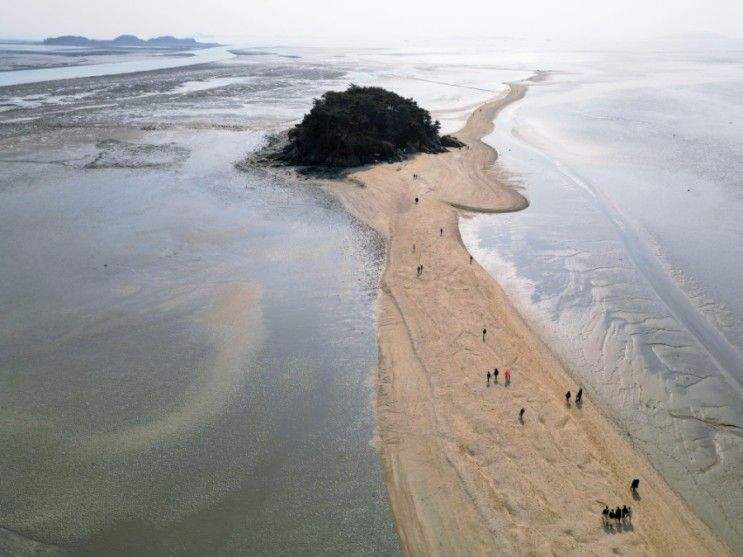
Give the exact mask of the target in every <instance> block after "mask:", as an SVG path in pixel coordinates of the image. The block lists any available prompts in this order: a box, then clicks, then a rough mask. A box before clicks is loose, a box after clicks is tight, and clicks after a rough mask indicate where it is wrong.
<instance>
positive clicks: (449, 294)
mask: <svg viewBox="0 0 743 557" xmlns="http://www.w3.org/2000/svg"><path fill="white" fill-rule="evenodd" d="M525 91H526V87H525V86H524V85H523V84H514V85H511V86H510V89H509V92H508V94H507V95H506V96H504V97H503V98H501V99H499V100H496V101H493V102H490V103H488V104H486V105H484V106H483V107H482V108H479V109H477V110H476V111H475V112H474V113H473V114H472V115H471V116H470V118H469V120H468V121H467V124H466V126H465V128H464V129H463V130H462V131H461V132H460V133H458V134H456V135H457V136H458V137H459V138H460V139H461V140H463V141H464V142H465V143H467V144H468V145H469V149H461V150H456V151H452V152H450V153H446V154H441V155H419V156H417V157H415V158H413V159H411V160H409V161H406V162H404V163H401V164H391V165H378V166H375V167H371V168H367V169H364V170H361V171H359V172H356V173H354V174H353V175H352V179H353V180H352V182H344V183H335V184H334V185H332V186H331V189H332V190H333V191H334V192H335V193H336V195H338V197H339V198H340V199H341V200H342V201H343V203H344V205H345V206H346V207H347V208H348V209H349V210H350V211H351V212H352V213H354V214H355V215H357V216H358V217H360V218H361V219H363V220H364V221H366V222H367V223H368V224H370V225H371V226H373V227H374V228H375V229H376V230H378V231H379V232H380V233H381V234H382V235H383V236H384V237H385V239H386V241H387V254H388V261H387V267H386V270H385V273H384V276H383V278H382V288H381V293H380V299H379V376H378V397H377V413H378V424H379V435H380V438H381V441H382V460H383V464H384V473H385V480H386V482H387V486H388V492H389V496H390V500H391V505H392V509H393V512H394V515H395V520H396V523H397V527H398V531H399V533H400V537H401V540H402V545H403V549H404V551H405V553H406V554H408V555H448V556H450V555H528V554H532V555H546V554H557V555H567V554H575V555H589V554H597V555H606V554H626V555H687V556H691V555H727V554H729V553H730V552H729V550H728V549H727V548H726V546H724V545H723V544H722V543H721V542H720V541H718V539H717V538H716V537H715V536H714V534H713V533H712V532H711V531H710V529H709V528H708V527H707V526H706V525H705V524H704V523H702V522H701V521H700V520H699V519H698V518H697V517H696V516H695V515H694V514H693V513H691V511H690V510H689V509H688V507H687V506H686V504H685V503H684V501H683V500H682V499H681V498H680V497H679V496H678V495H676V494H675V493H674V492H673V491H672V490H671V489H670V488H669V487H668V486H667V484H666V483H665V482H664V481H663V479H662V478H661V477H660V476H659V474H658V473H657V472H655V470H654V469H653V468H652V467H651V466H650V465H649V464H648V462H647V460H646V459H645V458H644V457H643V456H642V455H640V454H639V453H638V451H637V450H635V449H634V448H633V447H632V445H631V443H630V442H629V441H628V439H627V437H626V435H624V434H622V433H621V432H620V431H619V430H618V429H617V428H616V427H615V426H614V424H613V423H612V422H611V421H610V420H609V419H607V418H606V417H605V416H604V415H603V414H602V413H601V412H600V411H599V410H598V409H597V408H595V407H594V406H593V404H592V403H591V398H590V395H591V393H587V395H586V396H587V400H586V402H584V404H583V406H582V407H581V408H577V407H576V406H575V404H573V405H572V406H571V407H567V406H566V404H565V398H564V394H565V392H566V391H567V390H571V391H572V392H573V393H575V392H576V391H577V388H578V387H577V386H576V385H575V383H574V382H573V381H572V380H571V378H570V376H569V374H568V373H567V372H566V371H565V369H564V368H563V367H562V366H561V364H560V363H559V362H558V361H557V359H556V358H555V357H554V356H553V355H552V353H551V352H550V351H549V350H548V349H547V348H546V346H545V345H544V344H543V343H542V342H541V341H540V340H539V338H538V337H537V336H536V335H535V334H534V333H533V332H532V331H531V330H530V329H529V327H528V326H527V324H526V323H525V322H524V320H523V319H522V318H521V317H520V316H519V314H518V313H517V312H516V310H515V309H514V308H513V306H512V305H511V303H510V302H509V300H508V298H507V297H506V295H505V294H504V292H503V291H502V290H501V289H500V287H499V286H498V285H497V284H496V283H495V281H494V280H493V279H492V278H491V277H490V276H489V275H488V274H487V272H486V271H485V270H484V269H482V268H481V267H480V266H479V265H478V264H477V262H474V263H472V264H471V263H470V259H469V253H468V252H467V250H466V249H465V247H464V245H463V244H462V241H461V238H460V235H459V228H458V219H459V217H460V215H461V214H463V213H464V212H465V210H469V211H481V212H482V211H488V212H505V211H516V210H520V209H524V208H526V207H527V206H528V202H527V201H526V199H525V198H524V197H523V196H522V195H521V194H519V193H518V192H517V191H516V190H515V189H513V188H512V187H511V186H509V185H508V181H507V176H505V173H504V172H503V171H502V170H499V169H498V167H497V165H494V163H495V160H496V156H497V155H496V153H495V151H493V150H492V149H491V148H490V147H488V146H487V145H485V144H484V143H482V142H481V141H480V138H481V137H483V136H484V135H486V134H487V133H489V132H490V131H491V130H492V127H493V125H492V121H493V119H494V118H495V115H496V114H497V112H498V111H499V110H500V109H501V108H502V107H503V106H505V105H506V104H508V103H510V102H513V101H515V100H517V99H519V98H521V97H523V95H524V94H525ZM414 174H418V175H419V177H418V179H414V178H413V175H414ZM360 184H363V186H361V185H360ZM416 196H418V197H419V198H420V202H419V203H418V204H417V205H416V204H415V202H414V198H415V197H416ZM440 229H443V236H442V235H441V234H440ZM413 244H415V251H414V250H413ZM420 264H423V265H424V272H423V276H422V277H420V278H419V277H417V276H416V267H417V266H418V265H420ZM483 328H487V331H488V332H487V336H486V339H485V340H484V341H483V338H482V329H483ZM496 366H497V367H499V368H500V369H501V370H502V369H503V368H505V367H510V368H511V370H512V371H513V381H512V383H511V385H510V386H505V385H504V384H503V380H502V375H501V381H500V383H499V384H498V385H491V386H490V387H488V386H486V382H485V372H486V370H488V369H490V370H492V369H493V368H494V367H496ZM521 407H524V408H525V409H526V414H525V420H524V423H523V424H522V423H520V422H519V420H518V411H519V409H520V408H521ZM633 477H638V478H641V489H640V496H641V498H640V499H639V500H634V499H633V497H632V495H631V493H630V491H629V483H630V480H631V479H632V478H633ZM604 503H606V504H609V505H610V506H613V507H616V506H617V505H621V504H628V505H631V506H632V508H633V510H634V519H633V525H632V526H629V527H623V528H621V530H618V529H616V528H611V529H605V528H604V527H602V524H601V518H600V512H601V509H602V508H603V506H604Z"/></svg>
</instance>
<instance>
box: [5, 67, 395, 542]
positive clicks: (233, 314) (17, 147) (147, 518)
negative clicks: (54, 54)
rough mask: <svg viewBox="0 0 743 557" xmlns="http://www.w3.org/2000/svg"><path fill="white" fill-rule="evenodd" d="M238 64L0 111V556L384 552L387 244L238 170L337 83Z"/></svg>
mask: <svg viewBox="0 0 743 557" xmlns="http://www.w3.org/2000/svg"><path fill="white" fill-rule="evenodd" d="M250 60H251V62H250V63H246V64H240V63H239V61H237V62H235V61H232V62H231V63H230V64H229V65H220V64H213V65H207V66H196V67H193V68H180V69H170V70H162V71H159V72H150V73H140V74H134V75H132V74H127V75H122V76H109V77H101V78H95V79H89V80H70V81H61V82H60V81H56V82H47V83H40V84H28V85H18V86H14V87H8V88H5V89H0V98H2V101H0V102H2V104H3V108H2V110H3V111H2V112H1V113H0V120H1V122H0V144H1V145H2V148H1V149H0V150H1V151H2V157H0V236H1V237H2V241H0V257H1V258H2V260H3V262H4V264H3V265H2V266H1V267H0V304H1V305H2V308H3V311H2V314H1V315H0V401H1V403H0V424H2V425H0V445H2V447H3V450H2V451H0V469H1V470H2V481H0V500H1V501H2V509H1V510H0V525H2V527H3V530H0V552H10V553H12V554H20V555H23V554H32V553H33V554H38V553H39V552H41V553H44V552H47V553H49V554H56V553H71V554H91V555H101V554H105V555H115V554H138V555H147V554H151V555H163V554H183V555H204V554H207V553H210V554H215V553H220V554H233V555H244V554H252V555H265V554H298V555H299V554H303V555H307V554H349V553H354V554H374V555H380V554H384V555H394V554H397V553H398V552H399V548H398V543H399V542H398V538H397V533H396V531H395V528H394V525H393V521H392V516H391V513H390V511H389V505H388V501H387V495H386V491H385V487H384V484H383V481H382V476H381V467H380V465H379V457H378V454H377V450H376V449H375V448H374V447H373V446H372V443H371V442H372V440H373V437H374V418H373V409H372V393H373V385H372V382H371V380H372V377H373V371H374V368H375V365H376V354H377V347H376V335H375V332H374V312H373V304H374V301H375V299H376V284H377V280H378V276H379V272H380V264H381V261H382V260H383V257H384V252H383V245H382V243H381V242H380V240H379V239H378V238H377V236H376V235H375V234H374V233H373V232H372V231H370V230H369V229H368V228H367V227H365V226H363V225H362V224H360V223H359V222H358V221H356V220H354V219H353V218H352V217H350V216H348V215H347V214H346V213H345V212H344V211H343V209H342V208H341V207H340V206H339V204H337V202H334V201H332V199H331V198H330V197H329V196H328V195H327V194H325V193H323V192H322V191H321V190H318V189H316V188H313V187H311V186H310V187H298V186H297V184H293V183H289V182H286V181H282V180H281V179H279V178H276V177H271V176H268V175H265V174H263V173H261V172H259V171H253V172H245V171H238V170H237V169H236V168H235V162H236V161H238V160H240V159H241V157H243V156H244V155H245V154H246V153H247V152H249V151H250V150H251V149H253V148H255V147H256V146H258V145H260V144H261V142H262V141H263V138H264V135H265V133H266V132H265V130H266V129H270V128H271V127H272V126H279V125H281V124H282V123H283V122H285V121H287V120H289V121H290V120H291V119H293V118H296V117H297V115H298V114H301V110H302V109H303V108H304V107H305V106H306V105H307V103H308V100H309V99H310V98H311V96H312V95H313V94H315V91H316V90H319V89H321V88H323V89H324V88H326V87H327V85H328V82H329V81H330V80H332V79H334V78H336V77H338V76H340V75H342V71H340V70H335V69H332V68H327V67H325V68H320V67H314V66H310V67H304V68H291V67H289V66H288V65H284V66H283V68H280V69H276V68H275V67H272V66H271V65H265V64H257V63H254V62H252V60H253V58H251V59H250ZM194 83H197V84H200V86H198V87H194V86H193V85H192V84H194ZM210 83H213V84H214V87H209V86H208V85H209V84H210ZM297 83H300V84H302V85H299V86H297V85H296V84H297ZM205 84H206V85H207V86H205Z"/></svg>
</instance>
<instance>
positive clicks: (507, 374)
mask: <svg viewBox="0 0 743 557" xmlns="http://www.w3.org/2000/svg"><path fill="white" fill-rule="evenodd" d="M503 377H504V378H505V379H506V385H508V384H510V383H511V370H510V369H508V368H506V369H505V371H504V372H503Z"/></svg>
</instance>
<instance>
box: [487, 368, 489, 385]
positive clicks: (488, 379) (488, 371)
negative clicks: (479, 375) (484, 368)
mask: <svg viewBox="0 0 743 557" xmlns="http://www.w3.org/2000/svg"><path fill="white" fill-rule="evenodd" d="M487 378H488V387H489V386H490V370H488V375H487Z"/></svg>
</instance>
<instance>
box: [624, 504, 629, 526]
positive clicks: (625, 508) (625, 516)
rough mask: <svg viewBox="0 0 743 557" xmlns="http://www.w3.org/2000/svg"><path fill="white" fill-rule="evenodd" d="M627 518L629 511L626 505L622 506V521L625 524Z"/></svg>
mask: <svg viewBox="0 0 743 557" xmlns="http://www.w3.org/2000/svg"><path fill="white" fill-rule="evenodd" d="M627 518H629V509H628V508H627V505H622V521H623V522H627Z"/></svg>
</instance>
